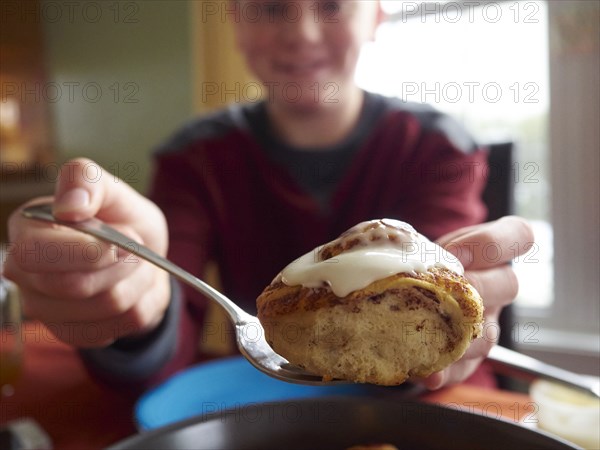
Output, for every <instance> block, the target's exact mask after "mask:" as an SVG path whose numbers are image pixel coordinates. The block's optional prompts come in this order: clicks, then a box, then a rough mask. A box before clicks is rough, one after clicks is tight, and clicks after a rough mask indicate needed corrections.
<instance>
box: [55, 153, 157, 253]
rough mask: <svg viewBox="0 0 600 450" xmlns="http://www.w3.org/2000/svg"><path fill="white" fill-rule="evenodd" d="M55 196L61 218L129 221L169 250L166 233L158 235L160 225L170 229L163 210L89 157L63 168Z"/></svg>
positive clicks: (150, 241)
mask: <svg viewBox="0 0 600 450" xmlns="http://www.w3.org/2000/svg"><path fill="white" fill-rule="evenodd" d="M54 197H55V201H54V207H53V214H54V215H55V216H56V217H57V218H60V219H62V220H67V221H80V220H84V219H88V218H90V217H95V216H96V217H98V218H99V219H101V220H103V221H105V222H108V223H111V224H119V223H122V224H128V225H130V226H132V227H133V228H134V229H135V230H137V231H138V232H139V234H140V236H141V238H142V243H146V244H147V245H149V246H151V247H152V248H153V249H155V250H158V251H159V252H161V253H163V254H164V253H165V252H166V241H167V240H166V233H165V234H164V236H159V237H160V239H157V236H156V229H157V224H160V226H162V229H165V230H166V226H165V223H166V222H165V219H164V216H163V215H162V213H161V212H160V210H159V209H158V208H157V207H156V206H154V204H153V203H152V202H150V201H149V200H147V199H146V198H145V197H143V196H142V195H140V194H139V193H137V192H136V191H135V190H134V189H133V188H132V187H130V186H129V185H128V184H127V183H125V182H123V181H122V180H119V179H118V178H117V177H115V176H113V175H111V174H110V173H108V172H107V171H106V170H104V169H103V168H102V167H100V166H99V165H98V164H96V163H95V162H93V161H91V160H89V159H85V158H78V159H74V160H71V161H69V162H67V163H65V164H64V165H63V166H62V167H61V171H60V175H59V178H58V181H57V185H56V188H55V196H54Z"/></svg>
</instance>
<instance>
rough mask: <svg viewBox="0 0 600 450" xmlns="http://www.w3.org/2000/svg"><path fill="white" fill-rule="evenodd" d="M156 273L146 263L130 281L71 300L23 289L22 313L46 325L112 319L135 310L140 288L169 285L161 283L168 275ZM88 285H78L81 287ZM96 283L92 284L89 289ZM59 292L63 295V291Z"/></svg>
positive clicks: (114, 284)
mask: <svg viewBox="0 0 600 450" xmlns="http://www.w3.org/2000/svg"><path fill="white" fill-rule="evenodd" d="M157 272H158V269H156V268H155V267H153V266H152V265H150V264H149V263H144V264H141V266H140V267H139V268H137V270H135V272H133V273H132V274H131V275H130V276H129V277H127V278H125V279H123V280H121V281H120V282H116V283H115V282H113V283H111V284H112V286H111V289H108V290H106V289H102V290H101V291H96V292H92V293H91V294H92V295H87V296H85V297H75V296H73V297H72V298H70V299H67V298H62V297H53V296H49V295H46V294H45V293H41V292H37V291H31V290H29V289H23V290H22V298H23V309H24V312H25V313H26V314H27V315H30V316H32V317H38V318H43V320H44V321H46V322H59V321H65V322H91V321H95V320H106V319H110V318H111V317H116V316H119V315H121V314H123V313H124V312H126V311H127V310H129V309H130V308H132V307H133V306H134V305H135V303H136V302H137V301H138V300H139V299H140V298H141V296H142V293H141V292H138V291H137V286H153V285H154V284H155V283H159V282H166V281H165V280H163V279H162V278H163V277H164V276H166V274H164V273H157ZM94 275H95V274H94ZM70 276H71V274H69V277H70ZM86 282H87V281H86ZM86 282H81V281H79V283H80V284H82V285H83V284H84V283H86ZM93 283H94V282H93V281H92V282H89V284H90V285H93ZM86 288H87V286H86ZM58 292H61V291H60V289H58ZM82 293H83V294H87V292H82Z"/></svg>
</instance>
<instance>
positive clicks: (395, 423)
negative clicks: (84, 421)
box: [111, 396, 579, 450]
mask: <svg viewBox="0 0 600 450" xmlns="http://www.w3.org/2000/svg"><path fill="white" fill-rule="evenodd" d="M383 443H387V444H392V445H395V446H396V447H397V448H398V449H400V450H413V449H414V450H447V449H461V450H481V449H486V450H496V449H497V450H506V449H527V450H535V449H539V450H569V449H571V450H572V449H579V447H576V446H574V445H572V444H570V443H568V442H566V441H564V440H561V439H558V438H554V437H552V436H550V435H548V434H546V433H543V432H539V431H534V430H530V429H527V428H524V427H522V426H520V425H518V424H515V423H514V422H510V421H507V420H501V419H496V418H492V417H487V416H485V415H483V414H475V413H469V412H465V411H461V410H458V409H451V408H446V407H443V406H440V405H435V404H427V403H418V402H415V401H412V402H411V401H395V400H386V399H381V398H380V399H375V398H369V397H356V396H354V397H325V398H319V399H300V400H286V401H283V402H272V403H262V404H255V405H251V407H239V408H234V409H229V410H224V411H221V412H218V413H212V414H207V415H204V416H200V417H196V418H192V419H188V420H186V421H183V422H179V423H176V424H173V425H170V426H167V427H164V428H159V429H156V430H151V431H147V432H145V433H142V434H140V435H138V436H134V437H131V438H129V439H126V440H125V441H122V442H121V443H118V444H116V445H115V446H113V447H111V450H131V449H144V450H151V449H161V450H166V449H179V450H182V449H197V450H202V449H211V450H238V449H239V450H241V449H245V450H281V449H286V450H306V449H311V450H319V449H324V450H325V449H326V450H338V449H339V450H346V449H348V448H350V447H352V446H354V445H372V444H383Z"/></svg>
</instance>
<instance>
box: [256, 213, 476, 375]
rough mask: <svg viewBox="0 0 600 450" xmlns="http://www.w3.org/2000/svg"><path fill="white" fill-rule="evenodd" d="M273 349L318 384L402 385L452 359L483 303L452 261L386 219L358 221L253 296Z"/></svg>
mask: <svg viewBox="0 0 600 450" xmlns="http://www.w3.org/2000/svg"><path fill="white" fill-rule="evenodd" d="M257 307H258V318H259V320H260V321H261V323H262V324H263V327H264V328H265V333H266V337H267V341H268V342H269V343H270V345H271V346H272V347H273V349H274V350H275V351H276V352H277V353H279V354H281V355H282V356H284V357H285V358H286V359H288V360H289V361H290V362H291V363H293V364H296V365H299V366H301V367H303V368H305V369H307V370H309V371H311V372H314V373H317V374H321V375H322V376H323V377H324V378H325V379H331V378H340V379H346V380H351V381H355V382H361V383H374V384H382V385H395V384H401V383H403V382H404V381H405V380H406V379H408V378H409V377H412V376H417V377H425V376H428V375H430V374H432V373H434V372H436V371H439V370H442V369H443V368H445V367H447V366H448V365H450V364H451V363H452V362H454V361H456V360H457V359H459V358H460V357H461V356H462V355H463V354H464V352H465V351H466V349H467V348H468V346H469V344H470V342H471V341H472V340H473V339H475V338H477V337H478V336H479V335H480V333H481V327H482V322H483V302H482V300H481V297H480V296H479V294H478V293H477V291H476V290H475V289H474V288H473V287H472V286H471V285H470V284H469V283H468V281H467V280H466V278H464V276H463V267H462V265H461V264H460V262H459V261H458V260H457V259H456V258H455V257H454V256H453V255H451V254H450V253H448V252H447V251H446V250H444V249H442V248H441V247H439V246H438V245H437V244H435V243H433V242H431V241H429V240H428V239H427V238H426V237H424V236H422V235H421V234H419V233H418V232H417V231H416V230H415V229H414V228H413V227H412V226H410V225H408V224H406V223H404V222H400V221H397V220H391V219H381V220H373V221H368V222H363V223H360V224H358V225H356V226H354V227H352V228H351V229H349V230H348V231H346V232H345V233H343V234H342V235H341V236H340V237H339V238H337V239H335V240H334V241H332V242H330V243H328V244H325V245H324V246H322V247H321V248H318V249H315V250H314V251H313V252H309V253H307V254H306V255H304V256H302V257H300V258H299V259H297V260H296V261H294V262H293V263H291V264H290V265H288V266H287V267H286V268H284V269H283V271H282V272H281V273H280V274H278V275H277V277H275V279H274V280H273V282H272V283H271V284H270V285H269V286H267V288H266V289H265V290H264V291H263V293H262V294H261V295H260V296H259V297H258V299H257Z"/></svg>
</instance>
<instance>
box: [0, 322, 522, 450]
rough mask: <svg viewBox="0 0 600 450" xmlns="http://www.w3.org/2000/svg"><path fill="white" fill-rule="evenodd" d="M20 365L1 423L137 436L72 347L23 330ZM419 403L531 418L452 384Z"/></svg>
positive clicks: (117, 395)
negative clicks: (22, 421) (34, 423)
mask: <svg viewBox="0 0 600 450" xmlns="http://www.w3.org/2000/svg"><path fill="white" fill-rule="evenodd" d="M23 337H24V340H25V346H24V349H25V350H24V352H25V353H24V366H23V371H22V374H21V377H20V379H19V381H18V382H17V383H15V386H14V394H13V395H12V396H10V397H6V398H2V401H1V405H0V423H2V424H4V423H6V422H8V421H11V420H15V419H19V418H25V417H30V418H33V419H35V420H36V421H37V422H38V423H39V424H40V425H41V426H42V428H43V429H44V430H45V431H46V432H47V433H48V434H49V436H50V438H51V439H52V443H53V445H54V448H56V449H64V450H69V449H76V450H82V449H100V448H104V447H106V446H107V445H110V444H113V443H115V442H117V441H119V440H121V439H123V438H125V437H127V436H130V435H132V434H134V433H135V432H136V428H135V423H134V420H133V405H134V404H135V400H136V398H135V395H133V394H128V393H126V392H122V391H117V390H112V389H110V388H107V387H106V386H101V385H99V384H97V383H96V382H95V381H94V380H92V379H91V378H90V377H89V375H88V374H87V372H86V371H85V369H84V367H83V365H82V364H81V362H80V361H79V359H78V357H77V354H76V352H75V351H74V349H72V348H71V347H69V346H67V345H65V344H62V343H60V342H59V341H58V340H56V339H54V338H53V337H52V335H51V334H50V333H49V331H48V330H47V329H45V328H44V327H43V326H42V325H40V324H39V323H27V324H25V326H24V329H23ZM422 400H423V401H426V402H431V403H437V404H441V405H445V406H450V407H454V408H459V409H461V410H463V411H473V410H477V411H480V412H483V413H484V414H485V415H487V416H488V417H498V416H502V417H504V418H505V419H508V420H514V421H519V420H522V421H523V420H524V421H527V420H532V419H531V417H530V415H531V412H532V406H533V405H532V403H531V400H530V398H529V397H528V396H526V395H523V394H518V393H513V392H507V391H499V390H494V389H485V388H481V387H476V386H471V385H466V384H464V385H456V386H452V387H448V388H445V389H442V390H439V391H435V392H428V393H426V394H424V395H423V396H422Z"/></svg>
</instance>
